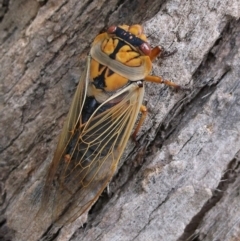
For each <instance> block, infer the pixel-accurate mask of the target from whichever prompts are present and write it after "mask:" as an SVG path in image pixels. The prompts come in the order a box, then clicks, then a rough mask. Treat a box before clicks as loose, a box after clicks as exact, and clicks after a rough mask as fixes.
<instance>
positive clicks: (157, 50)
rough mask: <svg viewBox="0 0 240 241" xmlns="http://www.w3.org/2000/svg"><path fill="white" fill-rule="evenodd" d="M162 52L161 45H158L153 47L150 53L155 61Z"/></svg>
mask: <svg viewBox="0 0 240 241" xmlns="http://www.w3.org/2000/svg"><path fill="white" fill-rule="evenodd" d="M161 53H162V49H161V48H160V47H159V46H156V47H154V48H153V49H152V51H151V53H150V55H149V58H150V59H151V61H152V62H153V61H154V60H155V59H156V58H157V57H158V56H159V55H160V54H161Z"/></svg>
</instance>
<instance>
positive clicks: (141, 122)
mask: <svg viewBox="0 0 240 241" xmlns="http://www.w3.org/2000/svg"><path fill="white" fill-rule="evenodd" d="M140 112H141V113H142V115H141V118H140V120H139V122H138V124H137V126H136V128H135V131H134V133H133V135H132V139H133V140H134V141H135V142H137V141H136V138H137V133H138V131H139V130H140V128H141V126H142V124H143V122H144V120H145V119H146V117H147V107H146V106H145V105H141V107H140Z"/></svg>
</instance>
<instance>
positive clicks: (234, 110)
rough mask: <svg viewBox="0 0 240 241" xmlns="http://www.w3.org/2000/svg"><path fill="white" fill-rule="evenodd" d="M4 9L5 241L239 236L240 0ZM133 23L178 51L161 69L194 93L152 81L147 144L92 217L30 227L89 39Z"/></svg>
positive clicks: (135, 149) (129, 154)
mask: <svg viewBox="0 0 240 241" xmlns="http://www.w3.org/2000/svg"><path fill="white" fill-rule="evenodd" d="M1 4H2V9H1V10H2V11H1V13H0V14H1V16H0V18H1V19H2V20H1V23H0V42H1V45H0V56H1V57H0V78H1V105H0V108H1V117H0V118H1V121H0V125H1V128H0V133H1V137H0V140H1V145H0V148H1V160H0V180H1V181H0V185H1V186H0V191H1V199H0V205H1V206H0V210H1V219H0V239H1V240H5V241H6V240H13V241H24V240H30V241H35V240H59V241H60V240H82V241H83V240H86V241H89V240H104V241H108V240H109V241H110V240H111V241H112V240H114V241H116V240H119V241H123V240H126V241H127V240H144V241H145V240H163V241H165V240H168V241H171V240H174V241H186V240H199V241H200V240H201V241H202V240H204V241H213V240H215V241H217V240H225V241H230V240H231V241H233V240H240V218H239V217H240V195H239V190H240V175H239V172H240V169H239V166H240V156H239V153H240V21H239V17H240V2H239V1H238V0H221V1H220V0H211V1H197V0H189V1H180V0H179V1H178V0H177V1H172V0H166V1H161V0H158V1H157V0H153V1H146V0H136V1H116V0H109V1H104V0H103V1H95V0H94V1H77V0H69V1H67V0H59V1H56V0H48V1H41V0H38V1H32V0H18V1H7V0H6V1H2V3H1ZM123 23H124V24H128V25H131V24H133V23H138V24H142V25H143V26H144V27H145V32H146V33H147V35H148V36H149V37H148V38H149V40H150V42H151V45H152V46H156V45H161V46H163V47H164V48H165V50H167V51H170V52H172V51H173V52H174V50H177V52H176V53H175V54H172V55H170V56H168V57H166V58H164V59H158V60H157V61H155V65H154V67H153V74H154V75H161V76H163V77H164V78H165V79H171V80H172V81H174V82H176V83H178V84H180V85H186V86H188V87H189V88H190V89H189V90H186V91H178V92H174V91H172V90H171V89H169V88H167V87H165V86H161V85H157V84H151V83H148V84H147V86H146V93H145V97H144V102H145V104H146V105H147V107H148V117H147V119H146V121H145V124H144V126H143V127H142V128H141V131H140V132H139V134H138V142H139V144H138V145H134V144H133V143H131V142H129V147H128V148H127V150H126V152H125V154H124V156H123V158H122V160H121V162H120V166H119V170H118V173H117V174H116V175H115V176H114V177H113V180H112V182H111V183H110V185H109V188H108V189H109V191H108V192H107V191H105V192H104V193H103V194H102V195H101V197H100V199H99V200H98V202H97V203H96V204H95V205H94V206H93V208H92V209H91V211H90V213H89V215H87V214H86V215H82V216H81V217H80V218H79V219H78V220H76V221H75V222H73V223H68V224H63V225H60V226H59V225H55V224H53V225H51V222H49V220H46V223H44V222H43V220H41V222H40V221H39V220H34V222H31V217H32V215H33V214H34V213H36V211H37V210H34V205H32V202H33V200H38V197H36V195H39V193H40V190H38V191H36V188H37V186H38V184H39V183H43V182H44V180H45V174H46V171H47V168H48V166H49V163H50V161H51V158H52V156H53V153H54V150H55V147H56V143H57V140H58V134H59V133H60V130H61V127H62V124H63V121H64V119H65V117H66V114H67V112H68V108H69V106H70V103H71V99H72V96H73V93H74V90H75V87H76V84H77V82H78V80H79V77H80V75H81V72H82V70H83V69H84V67H85V59H86V56H87V54H88V52H89V49H90V44H91V42H92V40H93V38H94V36H96V35H97V34H98V33H99V32H100V31H101V30H103V29H104V28H105V27H107V26H111V25H113V24H123ZM50 216H51V215H49V217H48V218H50ZM86 221H87V224H85V225H83V224H84V223H85V222H86Z"/></svg>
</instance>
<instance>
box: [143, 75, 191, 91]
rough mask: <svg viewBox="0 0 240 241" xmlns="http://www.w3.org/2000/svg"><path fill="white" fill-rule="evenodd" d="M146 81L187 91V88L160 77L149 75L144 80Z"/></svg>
mask: <svg viewBox="0 0 240 241" xmlns="http://www.w3.org/2000/svg"><path fill="white" fill-rule="evenodd" d="M144 80H145V81H149V82H154V83H158V84H165V85H168V86H170V87H173V88H175V89H186V88H185V87H182V86H180V85H178V84H175V83H174V82H172V81H170V80H164V79H163V78H161V77H160V76H152V75H148V76H146V77H145V78H144Z"/></svg>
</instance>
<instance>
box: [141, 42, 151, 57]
mask: <svg viewBox="0 0 240 241" xmlns="http://www.w3.org/2000/svg"><path fill="white" fill-rule="evenodd" d="M139 49H140V50H141V51H142V52H143V53H144V54H145V55H150V53H151V47H150V45H149V44H148V43H146V42H145V43H142V44H141V45H140V46H139Z"/></svg>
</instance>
